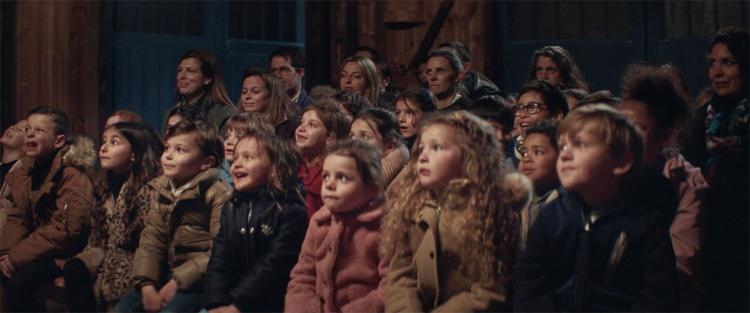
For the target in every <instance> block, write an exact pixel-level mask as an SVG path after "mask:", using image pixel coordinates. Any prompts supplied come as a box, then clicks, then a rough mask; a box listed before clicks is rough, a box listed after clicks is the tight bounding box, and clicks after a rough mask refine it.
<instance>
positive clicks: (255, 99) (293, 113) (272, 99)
mask: <svg viewBox="0 0 750 313" xmlns="http://www.w3.org/2000/svg"><path fill="white" fill-rule="evenodd" d="M237 102H238V104H239V106H240V111H241V112H249V113H251V114H258V115H260V116H261V117H263V119H265V120H266V122H268V123H269V124H271V125H272V126H273V128H274V131H275V132H276V135H277V136H279V137H280V138H282V139H287V140H294V130H295V129H297V126H299V116H297V106H296V105H295V104H294V103H293V102H292V101H291V100H290V99H289V96H288V95H287V94H286V91H284V86H283V85H282V83H281V81H280V80H279V79H278V78H276V77H275V76H273V75H272V74H270V73H266V72H263V71H261V70H256V69H247V70H245V74H244V75H243V76H242V94H241V95H240V99H239V101H237Z"/></svg>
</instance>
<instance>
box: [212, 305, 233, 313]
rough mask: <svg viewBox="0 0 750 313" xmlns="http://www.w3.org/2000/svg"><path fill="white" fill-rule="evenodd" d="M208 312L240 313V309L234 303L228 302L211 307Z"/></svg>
mask: <svg viewBox="0 0 750 313" xmlns="http://www.w3.org/2000/svg"><path fill="white" fill-rule="evenodd" d="M208 313H240V309H239V308H237V307H236V306H234V304H230V305H225V306H220V307H218V308H214V309H211V310H209V311H208Z"/></svg>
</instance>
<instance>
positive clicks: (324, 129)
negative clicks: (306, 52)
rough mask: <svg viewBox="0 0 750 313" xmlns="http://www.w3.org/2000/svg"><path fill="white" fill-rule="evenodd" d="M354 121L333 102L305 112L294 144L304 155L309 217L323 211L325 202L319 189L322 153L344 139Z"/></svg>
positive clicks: (302, 166)
mask: <svg viewBox="0 0 750 313" xmlns="http://www.w3.org/2000/svg"><path fill="white" fill-rule="evenodd" d="M350 123H351V120H350V119H349V118H348V117H347V116H346V115H344V114H343V113H341V112H340V111H339V110H338V108H337V107H336V105H335V104H333V103H332V102H331V101H330V100H323V101H317V102H314V103H313V104H312V105H310V106H308V107H306V108H305V111H304V113H303V114H302V120H301V121H300V124H299V127H297V130H296V132H295V144H296V146H297V149H299V152H300V154H301V155H302V162H300V166H299V173H298V176H299V177H300V179H302V183H303V184H304V185H305V193H306V195H305V206H306V207H307V214H308V217H312V215H313V213H315V211H317V210H318V209H320V207H321V206H322V205H323V199H322V198H321V197H320V188H321V184H322V181H323V176H321V174H320V173H321V171H322V170H323V153H324V152H325V149H326V147H328V146H330V145H332V144H333V143H335V142H336V140H339V139H341V138H344V137H345V136H346V134H347V132H348V131H349V124H350Z"/></svg>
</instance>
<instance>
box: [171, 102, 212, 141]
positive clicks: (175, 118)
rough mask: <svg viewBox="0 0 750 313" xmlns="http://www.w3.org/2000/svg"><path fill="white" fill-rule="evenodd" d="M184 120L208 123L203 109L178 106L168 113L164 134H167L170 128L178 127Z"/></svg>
mask: <svg viewBox="0 0 750 313" xmlns="http://www.w3.org/2000/svg"><path fill="white" fill-rule="evenodd" d="M182 120H189V121H192V122H195V121H201V122H204V123H208V119H207V118H206V114H205V112H203V109H202V108H200V107H197V106H192V105H185V106H176V107H173V108H172V109H171V110H169V112H168V113H167V119H166V120H165V122H164V133H165V134H166V132H167V130H168V129H169V128H170V127H172V126H174V125H177V123H179V122H180V121H182Z"/></svg>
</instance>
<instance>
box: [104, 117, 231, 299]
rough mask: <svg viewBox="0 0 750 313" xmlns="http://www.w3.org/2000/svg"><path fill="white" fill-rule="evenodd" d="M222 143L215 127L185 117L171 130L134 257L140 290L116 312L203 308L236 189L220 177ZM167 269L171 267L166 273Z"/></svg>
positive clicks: (129, 297)
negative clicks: (214, 247)
mask: <svg viewBox="0 0 750 313" xmlns="http://www.w3.org/2000/svg"><path fill="white" fill-rule="evenodd" d="M221 150H222V145H221V140H220V139H219V136H218V135H217V134H216V131H215V130H214V128H213V126H211V125H208V124H206V123H203V122H191V121H181V122H179V123H177V124H176V125H174V126H172V127H170V128H169V130H168V131H167V136H166V144H165V150H164V153H163V154H162V156H161V165H162V169H163V171H164V175H162V176H160V177H158V178H156V179H154V180H152V181H151V182H150V183H149V185H150V186H152V187H153V188H154V189H156V193H157V195H155V197H154V199H153V201H151V205H150V209H149V214H148V217H147V218H146V225H145V227H144V229H143V233H142V235H141V240H140V243H139V245H138V249H137V250H136V251H135V259H134V260H133V278H134V279H135V284H134V287H135V288H136V290H134V291H131V292H130V293H129V294H128V295H127V296H125V297H124V298H123V299H122V300H120V302H118V303H117V306H116V307H115V311H116V312H133V311H141V310H146V311H162V310H164V311H176V312H187V311H197V310H198V308H200V306H201V304H202V302H203V301H202V300H203V299H202V294H201V289H202V288H201V287H202V286H203V282H202V277H203V274H204V273H205V271H206V265H207V264H208V258H209V253H210V251H211V243H212V241H213V238H214V237H215V236H216V233H217V232H218V231H219V218H220V217H221V210H222V207H223V206H224V204H225V203H226V202H227V201H228V200H229V198H230V197H231V188H230V187H229V185H227V184H226V183H225V182H224V181H222V180H221V179H220V178H219V170H218V168H217V166H218V165H219V164H221V162H222V161H223V160H222V157H223V155H222V153H221ZM164 270H167V271H164Z"/></svg>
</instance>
